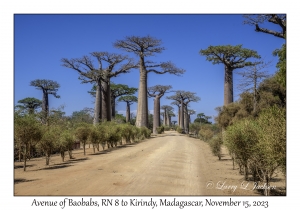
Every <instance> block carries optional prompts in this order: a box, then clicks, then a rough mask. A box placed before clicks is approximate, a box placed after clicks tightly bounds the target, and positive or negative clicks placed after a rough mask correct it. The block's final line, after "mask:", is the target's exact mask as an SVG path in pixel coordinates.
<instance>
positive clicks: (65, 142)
mask: <svg viewBox="0 0 300 210" xmlns="http://www.w3.org/2000/svg"><path fill="white" fill-rule="evenodd" d="M59 141H60V145H61V149H60V152H61V158H62V161H64V157H65V151H68V153H69V158H70V159H72V158H73V157H72V150H73V145H74V142H75V140H74V137H73V135H72V132H71V131H70V130H65V131H63V132H62V133H61V135H60V138H59Z"/></svg>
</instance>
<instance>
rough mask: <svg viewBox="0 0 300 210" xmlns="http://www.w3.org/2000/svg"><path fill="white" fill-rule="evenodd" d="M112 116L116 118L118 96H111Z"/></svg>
mask: <svg viewBox="0 0 300 210" xmlns="http://www.w3.org/2000/svg"><path fill="white" fill-rule="evenodd" d="M111 117H112V119H114V118H115V117H116V98H115V97H114V96H112V97H111Z"/></svg>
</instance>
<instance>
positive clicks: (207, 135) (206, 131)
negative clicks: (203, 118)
mask: <svg viewBox="0 0 300 210" xmlns="http://www.w3.org/2000/svg"><path fill="white" fill-rule="evenodd" d="M199 135H200V139H202V140H203V141H205V142H207V141H208V140H209V139H211V138H212V137H213V136H214V132H213V130H212V126H211V125H208V124H206V125H202V126H201V129H200V131H199Z"/></svg>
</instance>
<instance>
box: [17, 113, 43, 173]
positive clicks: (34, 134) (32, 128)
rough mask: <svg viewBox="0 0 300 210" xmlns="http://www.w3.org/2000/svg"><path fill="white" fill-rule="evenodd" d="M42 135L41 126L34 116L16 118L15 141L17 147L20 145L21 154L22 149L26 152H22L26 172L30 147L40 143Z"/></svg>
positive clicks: (18, 116)
mask: <svg viewBox="0 0 300 210" xmlns="http://www.w3.org/2000/svg"><path fill="white" fill-rule="evenodd" d="M42 135H43V133H42V129H41V125H40V124H39V123H38V122H37V121H36V119H35V118H34V116H33V115H24V116H20V115H15V116H14V140H15V142H16V145H18V149H19V152H20V154H21V150H22V148H24V151H22V153H23V157H24V171H26V160H27V157H28V152H29V151H30V147H31V145H33V144H36V143H37V142H38V141H40V139H41V137H42Z"/></svg>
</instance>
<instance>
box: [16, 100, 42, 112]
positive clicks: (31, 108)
mask: <svg viewBox="0 0 300 210" xmlns="http://www.w3.org/2000/svg"><path fill="white" fill-rule="evenodd" d="M18 103H19V104H22V105H17V106H16V107H17V108H19V109H21V110H26V111H27V112H28V114H33V113H34V112H35V110H36V109H38V108H40V107H41V106H42V101H41V100H39V99H37V98H32V97H27V98H23V99H21V100H19V101H18Z"/></svg>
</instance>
